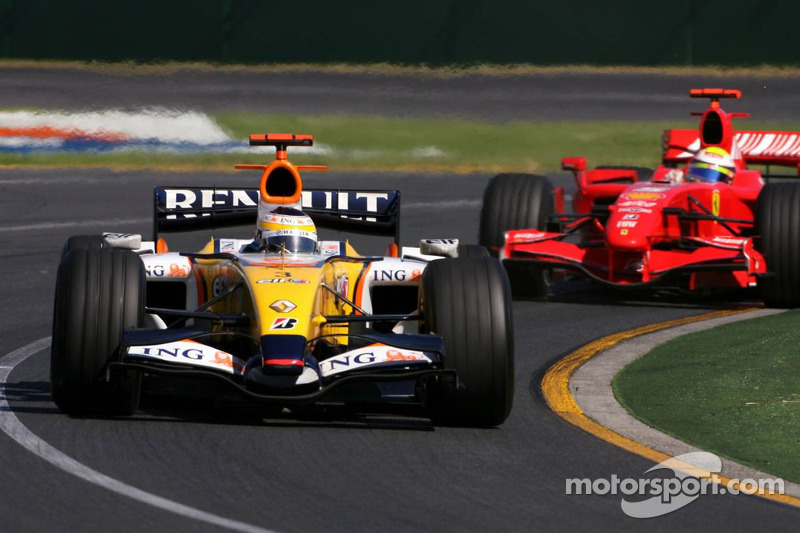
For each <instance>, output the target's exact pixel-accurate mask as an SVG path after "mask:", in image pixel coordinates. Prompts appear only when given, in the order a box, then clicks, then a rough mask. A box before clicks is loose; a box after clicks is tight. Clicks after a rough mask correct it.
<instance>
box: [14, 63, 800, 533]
mask: <svg viewBox="0 0 800 533" xmlns="http://www.w3.org/2000/svg"><path fill="white" fill-rule="evenodd" d="M3 79H5V78H3ZM87 90H88V88H87ZM592 90H598V89H597V84H595V85H593V86H592ZM248 177H250V178H251V179H252V176H250V175H248V174H243V175H242V176H241V177H239V176H232V175H230V174H224V175H211V174H172V173H159V172H112V171H106V170H98V169H93V170H81V169H74V170H48V171H41V170H39V171H35V170H14V169H6V170H2V171H0V266H2V272H3V281H2V285H0V301H2V303H3V305H2V306H0V357H2V356H5V355H6V354H9V353H11V352H12V351H14V350H17V349H19V348H21V347H25V346H28V345H30V344H31V343H33V342H34V341H37V340H39V339H42V338H44V337H47V336H49V334H50V327H51V313H52V298H53V288H54V279H55V271H56V268H57V261H58V257H59V253H60V248H61V245H62V244H63V242H64V240H65V239H66V238H67V237H68V236H69V235H72V234H78V233H92V232H98V231H103V230H123V231H137V232H143V233H145V234H147V233H149V231H150V224H149V220H150V216H151V212H150V206H151V205H152V204H151V198H150V194H151V190H152V186H153V185H154V184H156V183H159V184H175V185H180V184H187V183H191V184H206V185H210V184H217V185H222V184H231V183H234V182H235V183H244V184H246V183H248V179H247V178H248ZM489 178H490V176H489V175H483V174H476V175H460V176H455V175H447V174H437V175H431V176H423V175H415V174H405V173H380V174H356V175H345V174H341V173H336V172H330V173H327V174H320V173H317V174H309V175H308V176H307V179H306V181H307V184H308V185H309V186H325V185H331V184H332V185H333V186H338V187H354V188H361V187H371V188H400V189H402V191H403V202H404V205H405V208H404V210H403V216H402V223H403V225H402V231H403V241H404V242H405V243H406V244H408V245H413V243H415V242H416V241H417V240H418V239H419V238H422V237H458V238H460V239H463V240H464V241H466V242H475V241H476V240H477V220H478V213H479V209H480V204H479V199H480V196H481V192H482V190H483V187H484V186H485V183H486V181H487V180H488V179H489ZM558 181H559V182H560V183H565V184H566V183H568V182H567V181H566V180H563V179H561V178H559V179H558ZM240 231H241V233H239V232H236V233H232V234H233V235H234V236H239V235H245V234H247V232H248V230H246V229H245V230H240ZM197 242H198V238H197V236H191V235H186V236H175V237H172V238H170V243H171V244H172V246H173V249H179V248H181V247H182V246H181V245H185V246H187V247H191V246H193V245H196V243H197ZM355 242H356V244H357V245H363V247H364V248H365V250H366V251H367V252H377V251H380V248H379V247H378V245H377V243H375V242H374V241H372V240H369V239H366V240H364V239H361V238H357V239H355ZM553 300H554V301H551V302H523V301H518V302H515V303H514V313H515V316H514V318H515V328H516V364H517V367H516V382H515V385H516V396H515V405H514V409H513V411H512V413H511V416H510V418H509V419H508V421H507V422H506V423H505V424H504V425H503V426H501V427H500V428H496V429H480V430H479V429H462V428H436V427H433V426H431V424H430V423H429V422H428V421H427V420H426V419H425V418H424V417H413V416H397V415H358V414H350V415H348V414H335V415H334V416H331V417H327V418H322V419H317V418H312V419H303V418H301V419H296V418H292V417H286V416H281V417H277V418H264V417H262V416H259V415H257V414H255V413H253V412H252V411H249V410H246V409H220V408H215V407H213V406H211V405H209V403H208V402H206V401H203V400H202V399H201V398H194V397H193V398H192V399H190V400H187V401H182V402H179V401H172V402H170V401H166V399H165V398H163V397H157V396H153V395H151V396H149V397H146V398H145V402H144V404H143V409H142V410H141V411H140V413H139V414H138V415H137V416H135V417H133V418H130V419H97V418H72V417H68V416H65V415H63V414H61V413H60V412H58V410H57V409H56V408H55V406H54V404H53V403H52V400H51V398H50V394H49V383H48V374H49V369H48V366H49V363H48V353H47V351H42V352H39V353H35V354H33V355H32V356H31V357H29V358H27V359H25V360H24V361H23V362H22V363H20V364H19V365H17V366H16V367H15V368H14V369H13V370H12V371H11V373H10V375H9V377H8V384H7V389H6V396H7V398H8V402H9V405H10V410H11V411H10V412H11V413H13V414H14V415H15V416H16V417H18V418H19V420H20V422H21V423H22V424H23V425H24V426H25V427H26V428H27V429H28V430H30V431H31V432H32V433H33V435H35V436H36V437H38V438H39V439H41V441H39V442H42V441H43V442H46V443H48V444H49V445H51V446H53V447H54V448H56V449H57V450H59V451H60V452H62V453H63V454H66V456H69V457H71V458H72V459H74V460H76V461H78V462H79V463H81V464H82V465H85V466H87V467H89V468H92V469H94V470H95V471H98V472H101V473H102V474H105V475H106V476H109V477H110V478H113V479H115V480H118V481H120V482H122V483H125V484H126V485H127V486H131V487H135V488H137V489H140V490H142V491H146V492H147V493H150V494H152V495H155V496H159V497H162V498H166V499H169V500H171V501H174V502H176V503H179V504H182V505H185V506H190V507H192V508H195V509H200V510H202V511H205V512H206V513H210V514H211V515H214V516H217V517H222V518H228V519H233V520H237V521H239V522H242V523H245V524H251V525H252V526H255V527H260V528H264V529H269V530H278V531H367V530H389V531H397V530H405V531H530V530H532V529H533V530H535V529H539V528H545V527H547V528H548V529H553V530H575V529H579V528H581V529H583V528H592V529H612V528H613V529H615V530H626V531H627V530H631V531H633V530H641V529H643V528H644V529H648V530H677V529H680V530H707V529H708V528H709V525H710V524H713V526H714V527H715V528H720V529H721V528H725V529H729V530H734V531H737V530H745V529H747V530H762V529H769V530H771V531H782V530H796V527H795V526H796V523H797V519H798V511H797V510H795V509H791V508H788V507H783V506H780V505H777V504H773V503H770V502H767V501H764V500H760V499H757V498H753V497H743V496H730V495H728V496H703V497H700V498H699V499H698V501H696V502H694V503H692V504H690V505H689V506H687V507H685V508H684V509H681V510H679V511H676V512H674V513H671V514H669V515H666V516H664V517H660V518H656V519H650V520H646V521H642V520H636V519H632V518H628V517H626V516H625V515H624V514H623V513H622V511H621V510H620V496H610V495H609V496H575V495H572V496H568V495H566V494H565V480H566V479H567V478H589V479H595V478H601V477H602V478H609V477H611V476H612V474H613V475H616V476H618V477H619V478H620V479H622V478H628V477H630V478H636V479H638V478H640V477H647V476H644V475H643V473H644V472H645V471H646V470H647V469H649V468H650V467H651V466H653V465H652V463H650V462H649V461H647V460H645V459H642V458H640V457H638V456H635V455H632V454H630V453H628V452H625V451H623V450H621V449H618V448H616V447H614V446H612V445H609V444H607V443H605V442H603V441H600V440H598V439H596V438H594V437H592V436H590V435H588V434H585V433H583V432H582V431H580V430H578V429H576V428H575V427H573V426H571V425H569V424H567V423H565V422H564V421H562V420H561V419H560V418H558V417H557V416H555V415H554V414H553V413H552V412H551V411H550V410H549V409H548V408H547V407H546V405H545V404H544V402H543V400H542V398H541V396H540V392H539V381H540V379H541V376H542V374H543V373H544V371H545V370H546V369H547V368H548V367H549V366H550V364H551V363H552V362H554V361H555V360H557V359H559V358H560V357H563V356H564V355H566V354H567V353H569V352H571V351H572V350H574V349H576V348H578V347H580V346H581V345H583V344H585V343H587V342H590V341H591V340H594V339H596V338H598V337H601V336H604V335H607V334H610V333H613V332H617V331H621V330H625V329H629V328H632V327H635V326H639V325H644V324H648V323H653V322H659V321H663V320H669V319H672V318H676V317H682V316H688V315H693V314H699V313H702V312H705V311H707V310H708V309H710V308H713V307H715V306H714V304H713V303H710V302H707V301H705V302H704V301H693V300H686V299H674V298H659V297H655V298H648V299H644V300H638V301H626V300H618V299H616V298H611V297H609V296H608V295H607V294H605V293H602V292H599V291H597V290H595V289H592V288H591V287H588V286H586V285H584V284H573V285H566V286H565V285H561V286H559V287H556V290H555V294H554V298H553ZM5 364H7V362H5V361H3V360H2V359H0V366H2V365H5ZM8 414H9V411H6V412H4V413H0V416H3V417H6V418H7V415H8ZM0 472H2V473H3V483H2V485H0V487H2V488H0V529H2V530H3V531H53V530H55V531H68V530H73V531H109V530H117V531H142V530H149V531H218V530H220V526H216V525H212V524H209V523H207V522H203V521H198V520H195V519H192V518H188V517H186V516H184V515H181V514H177V513H174V512H170V511H168V510H164V509H160V508H156V507H153V506H151V505H147V504H144V503H141V502H140V501H137V500H134V499H131V498H128V497H125V496H123V495H120V494H118V493H115V492H111V491H108V490H106V489H105V488H101V487H99V486H97V485H96V484H92V483H89V482H86V481H84V480H82V479H79V478H77V477H75V476H73V475H71V474H69V473H66V472H64V471H62V470H60V469H58V468H55V467H54V466H53V465H52V464H50V463H48V462H45V461H44V460H42V459H41V458H40V457H39V456H37V455H36V454H34V453H31V452H30V451H29V450H26V449H25V448H23V447H22V446H20V445H19V444H18V443H17V442H15V441H14V440H12V439H11V438H10V437H9V436H7V435H6V434H0Z"/></svg>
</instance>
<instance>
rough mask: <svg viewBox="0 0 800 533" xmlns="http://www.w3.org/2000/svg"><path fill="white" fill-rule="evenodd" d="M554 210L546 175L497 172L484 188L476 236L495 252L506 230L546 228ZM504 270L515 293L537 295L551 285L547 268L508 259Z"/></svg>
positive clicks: (545, 292)
mask: <svg viewBox="0 0 800 533" xmlns="http://www.w3.org/2000/svg"><path fill="white" fill-rule="evenodd" d="M555 212H556V210H555V189H554V188H553V184H552V183H551V182H550V180H549V179H547V178H545V177H544V176H537V175H534V174H498V175H497V176H495V177H494V178H492V179H491V181H489V184H488V185H487V186H486V189H485V190H484V192H483V206H482V208H481V222H480V237H479V239H478V240H479V242H480V244H481V245H483V246H485V247H486V248H488V249H489V250H490V251H492V252H493V255H495V256H497V251H498V250H499V249H500V248H501V247H502V246H503V244H504V242H505V238H504V233H505V232H506V231H509V230H514V229H528V228H531V229H537V230H545V229H547V222H548V220H549V219H550V217H551V216H552V215H553V214H554V213H555ZM506 270H507V271H508V277H509V280H510V282H511V291H512V293H513V295H514V296H515V297H519V298H525V299H540V298H544V297H546V296H547V290H548V288H549V286H550V273H549V271H547V269H543V268H541V267H537V266H534V265H531V264H525V263H513V264H511V263H509V264H506Z"/></svg>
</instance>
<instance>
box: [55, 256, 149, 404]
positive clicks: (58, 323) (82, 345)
mask: <svg viewBox="0 0 800 533" xmlns="http://www.w3.org/2000/svg"><path fill="white" fill-rule="evenodd" d="M144 283H145V275H144V267H143V264H142V262H141V260H140V259H139V257H138V256H137V255H136V254H134V253H133V252H130V251H128V250H121V249H114V248H96V247H76V248H72V249H70V250H69V251H68V252H67V253H66V255H65V256H64V258H63V260H62V261H61V264H60V265H59V269H58V275H57V281H56V298H55V304H54V313H53V340H52V347H51V361H50V364H51V366H50V375H51V384H52V391H53V399H54V400H55V402H56V404H57V405H58V406H59V407H60V408H61V409H62V410H64V411H66V412H105V411H108V410H111V411H125V410H129V409H130V408H131V407H132V406H130V405H127V404H129V403H131V402H133V403H135V399H136V398H138V389H137V390H131V389H130V387H131V386H133V385H136V384H138V378H133V379H127V378H126V379H122V380H118V381H111V382H105V381H102V380H101V378H102V377H103V376H104V372H105V369H106V366H107V365H108V363H109V362H111V361H112V360H115V359H117V358H119V346H120V343H121V341H122V333H123V331H124V330H125V329H126V328H135V327H141V326H142V325H143V324H144ZM123 382H125V383H123ZM126 388H127V390H123V389H126ZM134 396H136V398H134ZM133 408H135V406H134V407H133Z"/></svg>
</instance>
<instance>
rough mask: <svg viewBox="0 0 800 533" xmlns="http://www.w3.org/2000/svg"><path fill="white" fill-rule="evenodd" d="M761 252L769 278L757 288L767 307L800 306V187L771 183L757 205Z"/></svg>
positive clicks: (764, 279) (760, 195)
mask: <svg viewBox="0 0 800 533" xmlns="http://www.w3.org/2000/svg"><path fill="white" fill-rule="evenodd" d="M756 231H757V233H758V235H760V240H759V241H758V242H757V245H756V249H758V250H759V251H760V252H761V253H762V254H763V255H764V259H765V260H766V262H767V271H768V272H769V274H770V275H768V276H765V277H764V278H761V279H760V280H759V281H758V286H759V287H760V289H761V295H762V298H763V299H764V303H765V304H766V305H767V306H768V307H798V306H800V183H792V182H788V183H768V184H766V185H765V186H764V188H763V189H761V193H760V194H759V196H758V202H757V204H756Z"/></svg>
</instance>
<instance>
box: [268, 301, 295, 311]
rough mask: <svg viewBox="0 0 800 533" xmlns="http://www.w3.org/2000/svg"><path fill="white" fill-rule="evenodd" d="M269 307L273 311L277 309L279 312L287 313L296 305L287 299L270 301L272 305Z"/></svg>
mask: <svg viewBox="0 0 800 533" xmlns="http://www.w3.org/2000/svg"><path fill="white" fill-rule="evenodd" d="M269 307H270V309H272V310H273V311H277V312H279V313H288V312H289V311H291V310H293V309H294V308H295V307H297V306H296V305H294V304H293V303H292V302H290V301H289V300H278V301H276V302H272V305H270V306H269Z"/></svg>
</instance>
